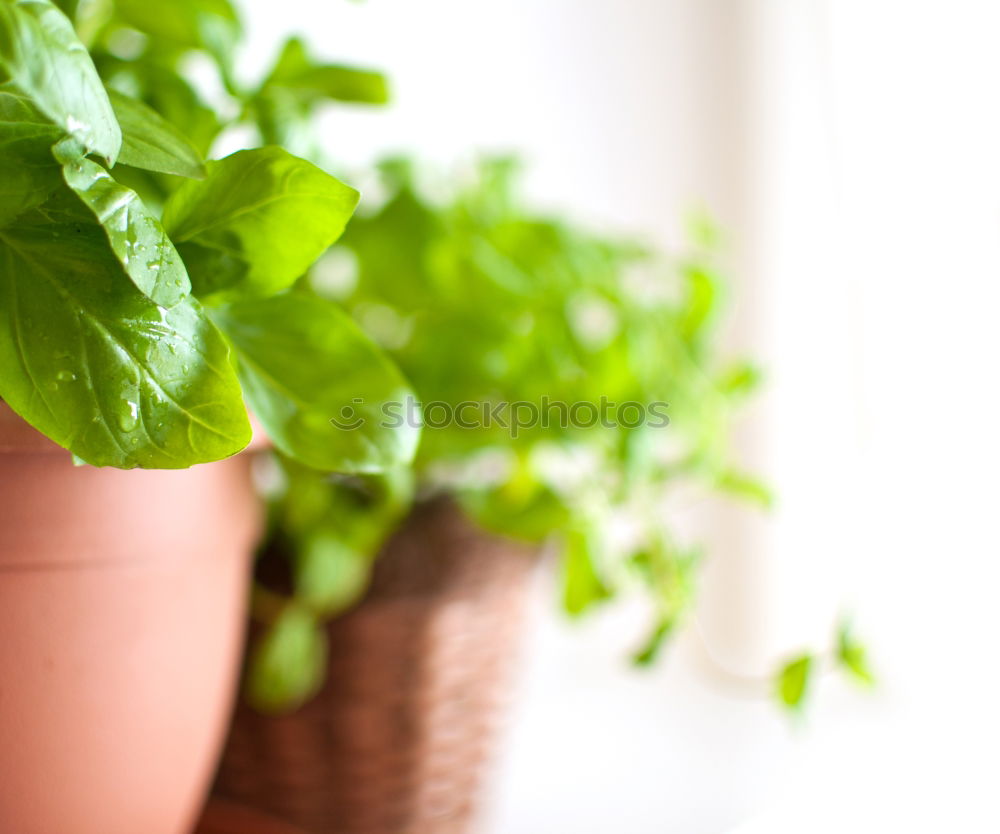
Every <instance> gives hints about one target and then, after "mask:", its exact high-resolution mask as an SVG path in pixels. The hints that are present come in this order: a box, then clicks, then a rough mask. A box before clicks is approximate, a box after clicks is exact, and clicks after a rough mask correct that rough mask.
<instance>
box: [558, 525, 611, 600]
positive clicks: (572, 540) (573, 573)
mask: <svg viewBox="0 0 1000 834" xmlns="http://www.w3.org/2000/svg"><path fill="white" fill-rule="evenodd" d="M597 538H598V537H597V536H596V535H595V534H594V532H593V531H591V530H588V529H585V528H582V527H579V526H577V527H574V528H573V529H571V530H570V531H569V532H568V533H567V534H566V540H565V543H564V545H563V554H562V574H563V608H565V610H566V612H567V613H568V614H571V615H573V616H577V615H579V614H583V613H584V612H585V611H587V610H588V609H590V608H591V607H592V606H594V605H595V604H597V603H599V602H603V601H604V600H606V599H609V598H610V597H611V595H612V592H611V589H610V588H609V587H608V585H607V583H606V582H605V580H604V578H603V577H602V576H601V574H600V571H599V570H598V566H597V560H598V554H597Z"/></svg>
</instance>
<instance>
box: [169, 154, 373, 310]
mask: <svg viewBox="0 0 1000 834" xmlns="http://www.w3.org/2000/svg"><path fill="white" fill-rule="evenodd" d="M357 202H358V192H357V191H355V190H354V189H353V188H350V187H349V186H346V185H344V184H343V183H342V182H340V181H339V180H337V179H335V178H334V177H331V176H330V175H329V174H327V173H325V172H324V171H322V170H320V169H319V168H317V167H316V166H315V165H313V164H312V163H310V162H306V161H305V160H304V159H299V158H298V157H295V156H292V155H291V154H289V153H287V152H286V151H284V150H282V149H281V148H277V147H265V148H258V149H256V150H248V151H238V152H237V153H234V154H233V155H232V156H228V157H226V158H225V159H222V160H220V161H218V162H210V163H209V165H208V175H207V177H206V178H205V179H204V180H203V181H200V182H199V181H194V180H188V181H186V182H184V183H183V184H182V185H181V186H180V188H178V189H177V191H175V192H174V193H173V194H172V195H171V196H170V199H169V200H168V201H167V204H166V206H165V207H164V210H163V225H164V226H165V227H166V229H167V232H168V234H169V235H170V237H171V239H172V240H173V241H174V242H175V243H176V244H177V249H178V251H179V252H180V253H181V257H183V258H184V262H185V264H186V265H187V269H188V274H189V275H190V276H191V283H192V285H193V286H194V291H195V294H196V295H198V296H201V297H207V296H216V297H217V298H218V299H224V300H236V299H246V298H259V297H263V296H268V295H273V294H274V293H277V292H280V291H281V290H283V289H286V288H287V287H289V286H291V285H292V284H293V283H294V282H295V280H296V279H297V278H299V277H300V276H301V275H302V274H303V273H305V271H306V270H307V269H308V268H309V267H310V266H311V265H312V264H313V262H314V261H316V259H317V258H318V257H319V256H320V255H322V254H323V252H325V251H326V250H327V248H329V246H330V245H331V244H332V243H333V242H334V241H335V240H336V239H337V238H338V237H340V234H341V232H343V230H344V226H345V225H346V224H347V221H348V220H349V219H350V217H351V214H352V213H353V212H354V208H355V206H356V205H357Z"/></svg>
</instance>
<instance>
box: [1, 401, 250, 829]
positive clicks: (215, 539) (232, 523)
mask: <svg viewBox="0 0 1000 834" xmlns="http://www.w3.org/2000/svg"><path fill="white" fill-rule="evenodd" d="M249 468H250V458H249V456H248V455H241V456H238V457H235V458H231V459H229V460H226V461H222V462H220V463H215V464H209V465H203V466H197V467H194V468H192V469H189V470H184V471H176V472H166V471H139V470H136V471H129V472H124V471H119V470H115V469H95V468H92V467H86V466H84V467H76V466H74V465H73V463H72V461H71V459H70V455H69V454H68V453H67V452H65V451H63V450H61V449H59V448H58V447H56V446H55V445H54V444H52V443H51V442H50V441H48V440H47V439H46V438H44V437H42V436H41V435H40V434H38V433H37V432H35V431H34V430H33V429H31V428H30V427H29V426H28V425H27V424H26V423H24V422H22V421H21V420H20V419H19V418H18V417H16V415H14V414H13V413H12V412H11V411H10V410H9V409H8V408H7V407H6V406H3V405H2V404H0V517H2V521H0V831H2V832H10V834H15V832H16V834H138V832H142V834H189V832H190V831H191V829H192V827H193V825H194V821H195V819H196V817H197V814H198V811H199V808H200V806H201V804H202V801H203V799H204V794H205V792H206V789H207V787H208V783H209V780H210V778H211V774H212V770H213V768H214V766H215V763H216V758H217V754H218V752H219V749H220V745H221V743H222V740H223V734H224V731H225V726H226V722H227V720H228V718H229V715H230V711H231V708H232V705H233V701H234V692H235V686H236V681H237V673H238V663H239V657H240V653H241V649H242V636H243V630H244V618H245V606H246V599H247V583H248V576H249V560H250V554H251V551H252V548H253V545H254V542H255V540H256V537H257V535H258V531H259V524H260V511H259V508H258V504H257V499H256V497H255V495H254V493H253V490H252V486H251V483H250V471H249Z"/></svg>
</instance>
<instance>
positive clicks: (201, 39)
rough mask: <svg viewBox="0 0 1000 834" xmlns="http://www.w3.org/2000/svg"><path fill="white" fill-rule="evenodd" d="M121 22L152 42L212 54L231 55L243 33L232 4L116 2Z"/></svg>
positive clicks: (208, 0)
mask: <svg viewBox="0 0 1000 834" xmlns="http://www.w3.org/2000/svg"><path fill="white" fill-rule="evenodd" d="M115 7H116V9H117V10H118V14H119V15H120V16H121V18H122V20H124V21H125V22H126V23H128V24H129V25H130V26H132V27H134V28H136V29H138V30H139V31H140V32H145V33H146V34H147V35H149V36H150V37H151V38H154V39H159V40H162V41H166V42H169V43H171V44H175V45H177V46H182V47H186V48H190V49H204V50H206V51H208V52H210V53H212V54H216V55H219V54H220V53H221V54H225V53H227V52H228V51H230V50H231V49H232V47H233V45H234V44H235V42H236V41H237V40H238V38H239V36H240V33H241V26H240V20H239V17H238V15H237V14H236V9H235V8H234V7H233V5H232V3H230V2H229V0H170V3H169V5H165V4H161V3H150V2H148V0H115Z"/></svg>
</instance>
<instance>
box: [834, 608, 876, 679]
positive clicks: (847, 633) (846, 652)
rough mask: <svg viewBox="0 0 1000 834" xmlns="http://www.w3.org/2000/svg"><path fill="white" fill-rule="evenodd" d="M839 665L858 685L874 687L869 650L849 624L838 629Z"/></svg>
mask: <svg viewBox="0 0 1000 834" xmlns="http://www.w3.org/2000/svg"><path fill="white" fill-rule="evenodd" d="M837 663H838V664H839V665H840V667H841V668H842V669H844V670H845V671H846V672H847V673H848V674H849V675H850V676H851V678H853V679H854V680H855V681H856V682H857V683H860V684H862V685H863V686H868V687H871V686H874V685H875V675H874V674H873V673H872V670H871V666H870V665H869V662H868V650H867V649H866V648H865V646H864V645H863V644H862V643H860V642H859V641H858V640H857V639H856V638H855V636H854V634H853V633H852V630H851V626H850V624H849V623H848V622H846V621H845V622H843V623H841V625H840V627H839V628H838V629H837Z"/></svg>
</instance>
